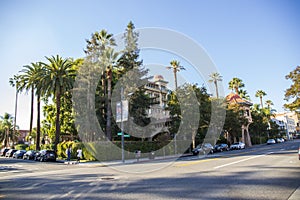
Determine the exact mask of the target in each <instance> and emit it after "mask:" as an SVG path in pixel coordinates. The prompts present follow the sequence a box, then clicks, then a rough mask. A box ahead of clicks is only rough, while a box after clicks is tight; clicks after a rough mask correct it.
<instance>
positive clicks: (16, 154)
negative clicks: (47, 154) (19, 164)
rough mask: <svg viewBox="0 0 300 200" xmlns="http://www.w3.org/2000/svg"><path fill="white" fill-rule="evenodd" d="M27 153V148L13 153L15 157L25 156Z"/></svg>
mask: <svg viewBox="0 0 300 200" xmlns="http://www.w3.org/2000/svg"><path fill="white" fill-rule="evenodd" d="M25 153H26V150H18V151H16V152H15V153H14V154H13V156H12V157H13V158H23V155H24V154H25Z"/></svg>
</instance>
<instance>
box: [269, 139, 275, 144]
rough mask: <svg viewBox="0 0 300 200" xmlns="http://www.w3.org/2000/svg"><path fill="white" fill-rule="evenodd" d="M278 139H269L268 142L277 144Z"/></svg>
mask: <svg viewBox="0 0 300 200" xmlns="http://www.w3.org/2000/svg"><path fill="white" fill-rule="evenodd" d="M275 143H276V141H275V140H274V139H268V141H267V144H275Z"/></svg>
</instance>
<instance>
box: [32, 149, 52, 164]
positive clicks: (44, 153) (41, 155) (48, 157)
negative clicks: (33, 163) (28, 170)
mask: <svg viewBox="0 0 300 200" xmlns="http://www.w3.org/2000/svg"><path fill="white" fill-rule="evenodd" d="M35 160H38V161H41V162H43V161H56V153H55V151H54V150H41V151H39V152H37V153H36V155H35Z"/></svg>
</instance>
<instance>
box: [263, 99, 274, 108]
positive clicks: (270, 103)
mask: <svg viewBox="0 0 300 200" xmlns="http://www.w3.org/2000/svg"><path fill="white" fill-rule="evenodd" d="M265 104H266V105H267V108H268V109H269V110H270V109H271V106H273V105H274V104H273V102H272V101H271V100H266V102H265Z"/></svg>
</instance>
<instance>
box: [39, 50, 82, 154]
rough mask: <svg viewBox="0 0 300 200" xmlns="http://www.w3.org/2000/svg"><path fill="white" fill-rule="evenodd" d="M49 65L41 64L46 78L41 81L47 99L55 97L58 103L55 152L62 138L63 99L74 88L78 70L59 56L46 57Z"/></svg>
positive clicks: (69, 61)
mask: <svg viewBox="0 0 300 200" xmlns="http://www.w3.org/2000/svg"><path fill="white" fill-rule="evenodd" d="M46 59H47V60H48V62H49V63H41V65H42V67H43V70H45V71H44V76H43V77H42V79H41V83H42V85H43V86H42V89H43V90H42V94H45V95H46V96H47V97H50V96H53V97H54V100H55V102H56V119H55V142H54V150H55V151H56V150H57V144H58V143H59V138H60V110H61V97H62V96H63V95H64V93H65V92H66V91H69V90H70V89H72V88H73V83H74V77H75V75H76V69H75V68H74V66H73V62H71V60H70V59H68V58H67V59H63V58H62V57H60V56H59V55H57V56H52V57H46Z"/></svg>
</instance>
